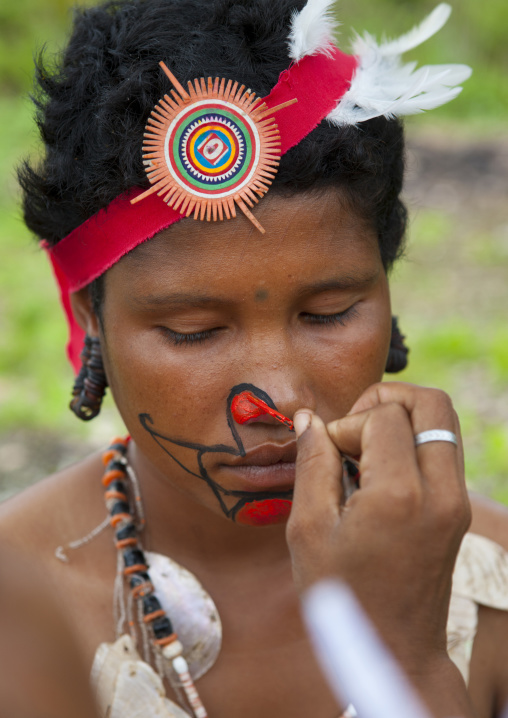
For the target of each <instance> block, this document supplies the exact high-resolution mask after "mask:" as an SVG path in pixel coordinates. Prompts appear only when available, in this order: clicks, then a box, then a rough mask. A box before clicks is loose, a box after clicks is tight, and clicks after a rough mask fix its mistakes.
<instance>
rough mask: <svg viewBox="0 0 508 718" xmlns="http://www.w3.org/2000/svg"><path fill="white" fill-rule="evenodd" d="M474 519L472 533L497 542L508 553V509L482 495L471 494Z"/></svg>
mask: <svg viewBox="0 0 508 718" xmlns="http://www.w3.org/2000/svg"><path fill="white" fill-rule="evenodd" d="M470 499H471V506H472V509H473V519H472V522H471V527H470V529H469V530H470V532H471V533H475V534H479V535H480V536H485V537H486V538H488V539H490V540H491V541H495V542H496V543H498V544H499V545H500V546H502V547H503V548H504V550H505V551H508V508H507V507H506V506H503V505H502V504H499V503H497V502H496V501H493V500H492V499H488V498H486V497H485V496H481V495H480V494H476V493H471V494H470Z"/></svg>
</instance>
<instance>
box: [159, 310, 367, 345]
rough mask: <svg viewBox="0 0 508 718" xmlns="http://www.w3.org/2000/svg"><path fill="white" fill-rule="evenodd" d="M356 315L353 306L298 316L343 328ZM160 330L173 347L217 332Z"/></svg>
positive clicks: (198, 340)
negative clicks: (335, 310) (341, 310)
mask: <svg viewBox="0 0 508 718" xmlns="http://www.w3.org/2000/svg"><path fill="white" fill-rule="evenodd" d="M357 315H358V311H357V309H356V308H355V306H354V305H353V306H352V307H349V308H348V309H345V310H344V311H343V312H337V313H336V314H308V313H307V312H302V314H301V315H300V316H302V317H304V318H305V319H306V321H307V322H308V323H309V324H321V325H326V324H340V325H341V326H345V325H346V324H347V322H348V321H350V320H351V319H354V318H355V317H356V316H357ZM161 329H162V330H163V332H164V334H165V335H166V336H167V337H168V339H170V341H171V342H172V343H173V344H174V345H175V346H180V345H181V344H201V343H202V342H205V341H206V340H207V339H210V338H211V337H213V336H214V335H215V334H216V333H217V332H218V331H219V329H206V330H205V331H202V332H194V333H193V334H181V333H180V332H175V331H173V330H172V329H169V328H168V327H161Z"/></svg>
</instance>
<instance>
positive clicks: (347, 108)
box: [327, 3, 471, 125]
mask: <svg viewBox="0 0 508 718" xmlns="http://www.w3.org/2000/svg"><path fill="white" fill-rule="evenodd" d="M449 16H450V6H449V5H446V4H444V3H443V4H442V5H439V6H438V7H437V8H436V9H435V10H434V12H433V13H431V15H430V16H429V17H428V18H427V19H426V20H424V21H423V23H422V24H421V25H419V26H418V27H416V28H414V29H413V30H411V32H409V33H407V34H406V35H403V36H402V37H401V38H399V39H398V40H393V41H392V42H388V43H383V44H381V45H378V44H377V42H376V40H375V39H374V38H373V37H372V36H371V35H369V34H368V33H366V34H365V35H364V36H363V37H359V36H357V37H356V39H355V41H354V43H353V51H354V54H355V55H356V56H357V57H358V60H359V65H358V68H357V70H356V73H355V75H354V77H353V79H352V82H351V86H350V88H349V90H348V91H347V92H346V94H345V95H344V96H343V97H342V99H341V100H340V101H339V103H338V105H337V107H336V108H335V109H334V110H333V111H332V112H331V113H330V114H329V115H328V117H327V119H328V120H329V121H330V122H332V123H333V124H336V125H344V124H347V125H349V124H357V123H358V122H365V121H366V120H370V119H372V118H374V117H379V116H381V115H384V116H385V117H395V116H401V115H413V114H417V113H419V112H423V111H425V110H430V109H433V108H435V107H439V106H440V105H443V104H445V103H446V102H450V100H453V99H454V98H455V97H456V96H457V95H458V94H459V93H460V92H461V90H462V87H460V84H461V83H462V82H464V81H465V80H467V79H468V78H469V77H470V76H471V68H470V67H468V66H467V65H429V66H425V67H421V68H419V69H417V68H416V63H414V62H411V63H407V64H402V62H401V60H400V54H401V53H402V52H405V51H406V50H410V49H412V48H414V47H416V46H417V45H419V44H420V43H422V42H424V41H425V40H427V39H428V38H429V37H432V35H434V34H435V33H436V32H437V31H438V30H440V29H441V28H442V26H443V25H444V23H445V22H446V20H447V19H448V17H449Z"/></svg>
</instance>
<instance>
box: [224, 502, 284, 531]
mask: <svg viewBox="0 0 508 718" xmlns="http://www.w3.org/2000/svg"><path fill="white" fill-rule="evenodd" d="M292 505H293V502H292V501H291V499H280V498H273V499H270V498H268V499H267V498H264V499H261V500H259V501H249V502H248V503H246V504H244V505H243V506H242V507H241V508H240V509H238V511H237V512H236V514H235V517H234V520H235V522H236V523H237V524H241V525H242V526H276V525H278V524H285V523H286V522H287V520H288V518H289V515H290V513H291V506H292Z"/></svg>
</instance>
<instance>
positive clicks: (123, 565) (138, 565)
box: [102, 438, 208, 718]
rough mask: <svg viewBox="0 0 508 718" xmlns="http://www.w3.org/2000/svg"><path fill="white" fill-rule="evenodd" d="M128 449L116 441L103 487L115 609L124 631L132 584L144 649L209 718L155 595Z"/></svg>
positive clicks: (107, 455) (197, 712) (198, 715)
mask: <svg viewBox="0 0 508 718" xmlns="http://www.w3.org/2000/svg"><path fill="white" fill-rule="evenodd" d="M128 443H129V439H128V438H127V439H121V438H116V439H114V440H113V442H112V444H111V446H110V447H109V448H108V449H107V450H106V451H105V452H104V454H103V456H102V461H103V463H104V466H105V473H104V476H103V477H102V484H103V486H104V488H105V489H106V493H105V496H104V499H105V502H106V508H107V510H108V513H109V523H110V524H111V526H112V527H113V528H114V530H115V546H116V548H117V550H118V559H119V561H118V569H119V570H118V572H117V581H116V582H115V606H118V607H119V617H118V619H117V626H121V625H123V623H124V621H125V618H126V611H125V608H124V601H123V585H124V581H127V582H128V585H129V589H130V595H129V600H128V606H132V603H133V602H134V603H135V604H136V605H137V612H136V613H137V616H138V619H139V621H138V623H139V629H140V631H141V633H142V635H143V639H144V642H145V644H146V643H147V642H148V640H147V639H149V640H150V642H151V649H152V652H153V653H154V657H155V661H156V664H157V667H158V669H159V673H162V674H163V675H164V674H165V675H166V676H167V678H168V680H169V682H170V684H171V685H172V686H173V688H174V689H175V692H176V694H177V695H178V696H179V697H180V699H181V690H180V689H183V692H184V694H185V697H186V699H187V702H188V704H189V706H190V707H191V709H192V712H193V715H194V716H195V718H207V716H208V714H207V712H206V710H205V708H204V706H203V703H202V701H201V698H200V697H199V693H198V691H197V690H196V687H195V685H194V681H193V680H192V677H191V674H190V671H189V666H188V664H187V661H186V660H185V658H184V657H183V655H182V654H183V646H182V644H181V642H180V641H179V640H178V635H177V634H176V633H175V631H174V630H173V625H172V623H171V620H170V618H169V616H168V615H167V614H166V611H165V610H164V609H163V608H162V606H161V603H160V601H159V599H158V598H157V596H156V595H155V589H154V585H153V583H152V581H151V579H150V575H149V573H148V563H147V561H146V558H145V554H144V552H143V547H142V544H141V541H140V537H139V531H140V530H142V528H143V526H144V524H145V520H144V517H143V513H142V504H141V496H140V493H139V488H138V486H137V481H136V480H135V477H134V475H133V473H130V472H129V466H128V463H127V457H126V454H127V447H128ZM129 474H130V475H129ZM129 479H130V483H131V485H133V489H134V494H135V496H134V507H133V508H131V505H130V503H129V488H128V486H129ZM133 509H134V510H133ZM127 613H128V615H127V618H128V619H129V620H128V624H129V628H130V630H131V632H133V633H134V632H135V627H134V621H133V619H132V610H130V611H128V612H127ZM168 667H171V668H170V670H167V669H168ZM171 669H172V670H171Z"/></svg>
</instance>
